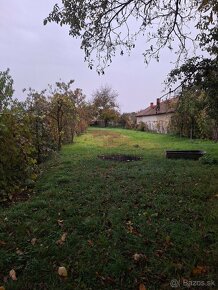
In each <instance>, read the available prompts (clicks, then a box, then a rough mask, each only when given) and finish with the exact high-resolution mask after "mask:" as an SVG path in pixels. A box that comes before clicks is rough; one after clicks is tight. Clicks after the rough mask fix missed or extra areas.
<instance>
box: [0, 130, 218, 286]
mask: <svg viewBox="0 0 218 290" xmlns="http://www.w3.org/2000/svg"><path fill="white" fill-rule="evenodd" d="M166 149H202V150H206V151H207V152H208V153H210V154H211V155H212V156H214V157H216V158H218V145H217V144H216V143H214V142H210V141H199V140H195V141H190V140H187V139H179V138H175V137H171V136H165V135H157V134H147V133H143V132H134V131H128V130H119V129H107V130H103V129H90V130H89V131H88V133H87V134H84V135H83V136H81V137H79V138H77V139H76V142H75V144H73V145H67V146H64V147H63V150H62V151H61V153H60V156H57V157H56V158H54V159H53V160H52V161H50V162H48V164H47V165H46V168H45V170H44V173H43V174H42V176H41V177H40V178H39V180H38V182H37V188H36V194H35V195H34V196H33V197H32V198H30V199H29V200H28V201H25V202H22V203H21V202H20V203H18V204H14V205H13V206H11V207H10V208H7V209H5V208H3V209H1V213H0V286H1V285H2V286H4V287H5V288H6V290H9V289H17V290H27V289H31V290H33V289H50V290H59V289H79V290H82V289H93V290H101V289H102V290H103V289H113V290H116V289H117V290H128V289H131V290H132V289H133V290H134V289H139V288H141V289H144V288H142V285H141V287H140V284H143V285H144V286H145V287H146V289H149V290H152V289H172V288H171V286H170V281H171V280H172V279H177V280H180V282H181V287H180V288H179V289H183V287H182V279H187V280H189V281H199V280H203V281H214V282H215V278H216V270H215V269H216V261H218V255H217V226H216V225H217V222H216V218H217V212H218V207H217V196H218V166H217V165H209V164H202V163H201V162H200V161H189V160H169V159H166V158H165V155H164V151H165V150H166ZM106 153H127V154H135V155H139V156H142V157H143V158H142V160H141V161H137V162H114V161H104V160H101V159H99V158H97V155H100V154H106ZM64 233H66V234H65V236H64V238H63V234H64ZM61 237H62V240H61ZM59 266H64V267H66V269H67V271H68V277H67V278H61V277H59V275H58V273H57V271H58V267H59ZM12 269H14V270H15V271H16V274H17V281H13V280H12V279H11V278H10V277H9V271H10V270H12ZM215 283H216V282H215ZM216 287H218V284H217V283H216ZM216 287H213V288H211V287H192V286H191V287H190V289H216ZM184 289H185V287H184ZM186 289H187V288H186Z"/></svg>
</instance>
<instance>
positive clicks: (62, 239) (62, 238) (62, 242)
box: [56, 233, 67, 245]
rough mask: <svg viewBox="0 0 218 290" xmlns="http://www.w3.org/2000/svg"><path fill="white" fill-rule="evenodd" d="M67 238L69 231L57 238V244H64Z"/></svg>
mask: <svg viewBox="0 0 218 290" xmlns="http://www.w3.org/2000/svg"><path fill="white" fill-rule="evenodd" d="M66 238H67V233H63V235H62V236H61V238H60V239H59V240H57V242H56V244H57V245H63V244H64V242H65V241H66Z"/></svg>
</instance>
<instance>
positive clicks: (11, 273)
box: [9, 269, 17, 281]
mask: <svg viewBox="0 0 218 290" xmlns="http://www.w3.org/2000/svg"><path fill="white" fill-rule="evenodd" d="M9 276H10V277H11V279H12V280H13V281H16V280H17V277H16V272H15V270H14V269H12V270H11V271H10V272H9Z"/></svg>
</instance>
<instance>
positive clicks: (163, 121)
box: [137, 113, 174, 134]
mask: <svg viewBox="0 0 218 290" xmlns="http://www.w3.org/2000/svg"><path fill="white" fill-rule="evenodd" d="M173 114H174V113H168V114H158V115H152V116H141V117H137V124H140V123H141V122H143V123H145V124H146V126H147V128H148V130H149V131H153V132H158V133H165V134H166V133H168V126H169V123H170V120H171V117H172V115H173Z"/></svg>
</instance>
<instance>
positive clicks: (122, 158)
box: [98, 154, 142, 162]
mask: <svg viewBox="0 0 218 290" xmlns="http://www.w3.org/2000/svg"><path fill="white" fill-rule="evenodd" d="M98 158H100V159H102V160H109V161H119V162H130V161H139V160H141V159H142V158H141V157H140V156H135V155H127V154H105V155H98Z"/></svg>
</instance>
